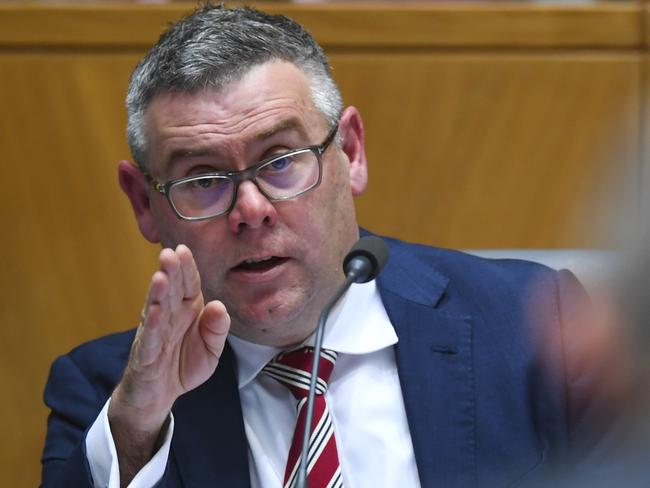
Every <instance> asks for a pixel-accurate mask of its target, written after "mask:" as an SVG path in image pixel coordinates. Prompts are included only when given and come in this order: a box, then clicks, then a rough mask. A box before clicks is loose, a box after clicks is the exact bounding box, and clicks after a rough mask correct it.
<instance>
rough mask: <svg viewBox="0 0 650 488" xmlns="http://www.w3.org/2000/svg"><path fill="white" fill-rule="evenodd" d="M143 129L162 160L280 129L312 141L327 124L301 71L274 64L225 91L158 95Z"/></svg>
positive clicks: (255, 69) (282, 63) (286, 64)
mask: <svg viewBox="0 0 650 488" xmlns="http://www.w3.org/2000/svg"><path fill="white" fill-rule="evenodd" d="M145 124H146V129H147V136H148V140H149V141H148V142H149V147H150V148H151V150H152V151H154V152H156V153H158V154H157V156H158V157H160V156H161V155H162V154H160V151H162V152H163V153H165V152H168V151H169V150H170V149H171V146H173V145H174V144H186V143H196V144H199V143H201V141H203V142H207V140H208V139H210V140H213V141H214V140H215V138H216V139H220V140H221V139H223V140H226V139H228V138H230V139H233V138H235V137H237V139H238V140H249V139H260V138H263V137H264V135H265V134H267V133H269V134H272V133H273V131H274V130H275V128H276V127H277V126H278V125H283V126H291V127H295V128H296V130H301V131H303V132H305V136H308V135H309V133H311V132H312V131H314V130H315V131H318V130H319V128H320V126H324V125H325V121H324V117H323V116H322V115H320V114H319V112H318V111H317V110H316V108H315V106H314V103H313V100H312V97H311V91H310V88H309V82H308V80H307V77H306V76H305V74H304V73H303V71H302V70H300V69H299V68H298V67H296V66H295V65H294V64H292V63H289V62H286V61H272V62H268V63H264V64H262V65H258V66H255V67H253V68H252V69H251V70H249V71H248V72H247V73H246V74H245V75H244V76H243V77H242V78H241V79H239V80H237V81H234V82H232V83H231V84H229V85H227V86H226V87H224V88H222V89H211V88H207V89H205V90H200V91H198V92H191V93H178V92H164V93H160V94H158V95H156V96H155V97H154V98H153V99H152V101H151V103H150V105H149V107H148V109H147V112H146V115H145Z"/></svg>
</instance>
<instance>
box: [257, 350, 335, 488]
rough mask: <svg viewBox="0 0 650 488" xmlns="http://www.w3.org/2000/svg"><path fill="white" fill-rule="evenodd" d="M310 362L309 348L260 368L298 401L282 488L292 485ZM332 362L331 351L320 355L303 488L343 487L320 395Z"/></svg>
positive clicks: (323, 401)
mask: <svg viewBox="0 0 650 488" xmlns="http://www.w3.org/2000/svg"><path fill="white" fill-rule="evenodd" d="M313 360H314V351H313V348H311V347H305V348H302V349H298V350H295V351H290V352H286V353H282V354H280V355H278V356H277V357H276V358H274V359H273V360H272V361H271V362H270V363H269V364H267V365H266V367H265V368H264V372H265V373H267V374H268V375H269V376H272V377H273V378H275V379H276V380H278V381H279V382H280V383H282V384H283V385H284V386H286V387H287V388H289V390H291V393H293V395H294V396H295V397H296V399H297V400H298V420H297V421H296V430H295V431H294V434H293V441H292V442H291V449H290V450H289V457H288V459H287V467H286V469H285V472H284V488H292V487H293V486H295V484H296V478H297V473H298V466H299V465H300V454H301V452H302V439H303V436H304V431H305V417H306V415H307V395H308V394H309V382H310V381H311V368H312V364H313ZM335 362H336V353H335V352H334V351H327V350H322V351H321V355H320V363H319V366H318V380H317V383H316V397H315V401H314V418H313V420H312V424H311V435H310V437H309V458H308V459H309V461H308V463H307V486H309V488H342V487H343V481H342V479H341V467H340V465H339V457H338V454H337V452H336V439H335V438H334V426H333V425H332V418H331V417H330V413H329V410H328V409H327V403H326V401H325V395H324V393H325V392H326V391H327V381H328V380H329V377H330V375H331V374H332V370H333V369H334V363H335Z"/></svg>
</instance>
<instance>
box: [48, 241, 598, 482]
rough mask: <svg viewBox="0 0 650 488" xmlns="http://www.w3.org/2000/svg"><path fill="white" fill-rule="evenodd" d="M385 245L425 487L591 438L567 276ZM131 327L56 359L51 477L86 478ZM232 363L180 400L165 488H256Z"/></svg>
mask: <svg viewBox="0 0 650 488" xmlns="http://www.w3.org/2000/svg"><path fill="white" fill-rule="evenodd" d="M388 243H389V246H390V252H391V254H390V260H389V262H388V264H387V266H386V268H385V269H384V271H383V273H382V275H381V276H380V278H379V279H378V287H379V291H380V293H381V297H382V300H383V303H384V305H385V307H386V310H387V312H388V316H389V317H390V319H391V322H392V323H393V325H394V327H395V330H396V331H397V335H398V337H399V342H398V344H397V345H396V346H395V355H396V360H397V366H398V371H399V377H400V381H401V385H402V391H403V395H404V403H405V406H406V413H407V418H408V423H409V427H410V431H411V436H412V439H413V447H414V451H415V458H416V462H417V467H418V472H419V476H420V480H421V482H422V485H423V486H425V487H428V486H476V485H480V486H512V485H517V484H522V483H525V482H526V481H528V480H530V479H531V477H532V476H533V475H534V474H536V473H539V472H540V471H542V470H544V469H545V468H546V467H547V466H550V465H552V463H553V462H555V461H560V460H564V459H566V457H567V456H568V455H570V454H571V453H572V450H573V449H574V447H576V442H577V441H580V442H582V443H583V444H584V445H582V446H581V447H585V445H588V444H589V443H591V442H596V441H597V439H594V438H590V437H589V435H587V434H589V432H588V419H589V416H590V415H591V411H590V408H591V407H592V403H591V402H590V400H589V398H587V396H586V393H585V392H586V391H587V390H588V388H585V389H584V390H582V389H581V388H583V387H586V386H587V385H586V383H588V379H585V378H584V377H582V376H579V375H578V373H580V375H583V374H584V372H585V371H583V370H580V371H579V370H578V369H576V371H574V370H573V368H572V366H571V363H570V362H569V361H567V358H566V355H565V353H564V351H563V350H562V344H561V335H562V334H561V332H562V328H563V326H564V325H565V324H563V315H564V313H565V307H566V306H567V305H566V303H570V302H571V301H573V300H574V299H575V297H574V296H573V295H576V294H577V295H580V294H581V291H580V290H581V288H580V286H579V285H577V284H576V283H575V280H574V278H573V277H572V275H571V274H570V273H568V272H564V273H563V272H560V273H557V272H555V271H552V270H549V269H548V268H545V267H543V266H540V265H536V264H532V263H527V262H522V261H514V260H485V259H481V258H477V257H473V256H469V255H467V254H463V253H459V252H455V251H448V250H441V249H435V248H430V247H425V246H418V245H412V244H406V243H403V242H399V241H394V240H388ZM567 296H570V298H569V299H568V300H566V301H565V298H566V297H567ZM133 336H134V331H129V332H124V333H120V334H114V335H111V336H107V337H104V338H101V339H99V340H96V341H93V342H90V343H87V344H84V345H82V346H80V347H78V348H77V349H75V350H73V351H72V352H70V353H69V354H67V355H65V356H62V357H60V358H58V359H57V360H56V361H55V362H54V364H53V366H52V369H51V372H50V377H49V380H48V383H47V386H46V389H45V402H46V403H47V405H48V406H49V407H50V408H51V409H52V411H51V414H50V417H49V420H48V431H47V438H46V443H45V449H44V453H43V485H44V486H57V487H59V486H61V487H64V486H65V487H71V486H74V487H83V486H92V481H91V477H90V471H89V468H88V465H87V462H86V458H85V452H84V437H85V432H86V430H87V429H88V427H89V426H90V425H91V424H92V422H93V421H94V420H95V418H96V416H97V414H98V412H99V411H100V409H101V408H102V406H103V404H104V403H105V402H106V400H107V398H108V397H109V396H110V394H111V391H112V389H113V388H114V387H115V385H116V384H117V382H118V381H119V380H120V377H121V374H122V371H123V369H124V366H125V364H126V361H127V357H128V353H129V348H130V344H131V341H132V340H133ZM540 343H544V344H545V347H540ZM234 361H235V359H234V356H233V354H232V352H231V351H230V349H229V348H226V350H225V352H224V355H223V357H222V359H221V361H220V363H219V366H218V368H217V370H216V372H215V373H214V375H213V376H212V377H211V378H210V379H209V380H208V381H207V382H206V383H204V384H203V385H201V386H200V387H198V388H196V389H195V390H193V391H191V392H189V393H187V394H185V395H183V396H182V397H180V398H179V399H178V400H177V402H176V404H175V405H174V408H173V412H174V416H175V421H176V426H175V431H174V435H173V440H172V446H171V453H170V458H169V462H168V465H167V468H166V472H165V477H164V479H163V480H162V482H161V486H170V487H176V486H184V487H203V486H206V487H207V486H223V487H240V486H248V485H249V470H248V460H247V457H248V455H247V443H246V438H245V435H244V427H243V420H242V413H241V408H240V402H239V395H238V389H237V380H236V365H235V363H234ZM547 365H551V366H552V367H551V368H548V367H547ZM551 370H552V371H551ZM587 447H588V446H587ZM377 461H378V462H381V460H377Z"/></svg>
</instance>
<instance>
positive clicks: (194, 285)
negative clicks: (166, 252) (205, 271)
mask: <svg viewBox="0 0 650 488" xmlns="http://www.w3.org/2000/svg"><path fill="white" fill-rule="evenodd" d="M176 254H177V255H178V258H179V261H180V265H181V274H182V276H183V288H184V294H183V296H184V298H185V299H186V300H187V299H190V300H191V299H193V298H196V297H197V296H199V294H200V293H201V277H200V276H199V270H198V269H197V267H196V262H195V261H194V256H193V255H192V251H190V248H189V247H187V246H186V245H184V244H179V245H178V246H177V247H176Z"/></svg>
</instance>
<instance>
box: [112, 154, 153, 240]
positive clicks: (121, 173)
mask: <svg viewBox="0 0 650 488" xmlns="http://www.w3.org/2000/svg"><path fill="white" fill-rule="evenodd" d="M117 173H118V178H119V181H120V188H122V191H123V192H124V193H125V194H126V196H127V197H129V201H130V202H131V207H133V213H135V218H136V220H137V221H138V226H139V227H140V232H141V233H142V235H143V236H144V238H145V239H147V240H148V241H149V242H153V243H157V242H160V237H159V236H158V229H157V228H156V225H155V220H154V217H153V214H152V213H151V206H150V202H149V193H148V191H147V187H148V184H147V180H146V179H145V177H144V175H143V174H142V171H140V169H139V168H138V167H137V166H136V165H135V164H133V163H132V162H130V161H120V162H119V165H118V168H117Z"/></svg>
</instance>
